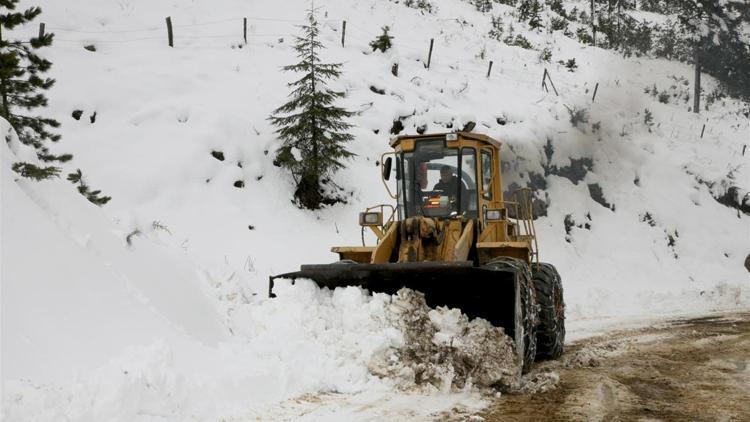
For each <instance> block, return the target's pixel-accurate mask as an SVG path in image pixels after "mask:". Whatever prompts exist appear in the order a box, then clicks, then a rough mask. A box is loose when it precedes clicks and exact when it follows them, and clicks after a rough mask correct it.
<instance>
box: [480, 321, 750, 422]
mask: <svg viewBox="0 0 750 422" xmlns="http://www.w3.org/2000/svg"><path fill="white" fill-rule="evenodd" d="M547 371H553V372H556V373H558V374H559V376H560V382H559V384H558V386H557V388H555V389H553V390H550V391H546V392H541V393H536V394H509V395H503V396H502V397H500V398H497V399H495V400H493V402H492V403H491V404H490V406H488V407H487V408H486V409H485V410H484V411H483V412H482V413H479V414H478V415H475V416H473V418H475V420H480V418H479V417H481V418H483V419H484V420H485V421H528V420H545V421H569V420H586V421H591V420H601V421H618V420H619V421H630V420H664V421H672V420H690V421H715V420H727V421H750V313H742V314H732V315H727V316H715V317H705V318H695V319H686V320H675V321H670V322H668V323H666V324H663V325H661V326H657V327H650V328H645V329H639V330H627V331H619V332H615V333H610V334H608V335H605V336H599V337H594V338H590V339H586V340H583V341H581V342H578V343H575V344H573V345H570V346H568V348H567V350H566V352H565V354H564V355H563V357H562V358H561V359H560V360H558V361H550V362H543V363H541V364H537V365H536V368H535V369H534V372H539V373H543V372H547ZM477 416H479V417H477Z"/></svg>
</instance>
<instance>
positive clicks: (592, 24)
mask: <svg viewBox="0 0 750 422" xmlns="http://www.w3.org/2000/svg"><path fill="white" fill-rule="evenodd" d="M595 16H596V14H595V13H594V0H591V40H592V44H593V45H594V46H596V22H595V19H594V17H595Z"/></svg>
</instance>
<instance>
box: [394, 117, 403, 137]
mask: <svg viewBox="0 0 750 422" xmlns="http://www.w3.org/2000/svg"><path fill="white" fill-rule="evenodd" d="M402 130H404V124H403V123H401V120H394V121H393V126H391V135H398V134H399V133H401V131H402Z"/></svg>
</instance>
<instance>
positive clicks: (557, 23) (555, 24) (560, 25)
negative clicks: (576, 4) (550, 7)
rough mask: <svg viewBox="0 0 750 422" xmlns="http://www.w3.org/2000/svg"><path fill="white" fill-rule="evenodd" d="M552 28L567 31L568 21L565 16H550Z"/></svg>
mask: <svg viewBox="0 0 750 422" xmlns="http://www.w3.org/2000/svg"><path fill="white" fill-rule="evenodd" d="M549 23H550V29H551V30H552V31H563V32H565V31H567V30H568V21H567V20H565V18H558V17H556V16H553V17H552V18H550V21H549Z"/></svg>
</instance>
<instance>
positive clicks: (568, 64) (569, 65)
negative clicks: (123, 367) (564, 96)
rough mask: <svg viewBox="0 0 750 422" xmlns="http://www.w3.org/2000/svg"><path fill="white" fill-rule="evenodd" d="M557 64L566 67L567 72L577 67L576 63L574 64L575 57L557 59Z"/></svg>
mask: <svg viewBox="0 0 750 422" xmlns="http://www.w3.org/2000/svg"><path fill="white" fill-rule="evenodd" d="M558 63H559V64H561V65H563V66H565V68H566V69H568V72H574V71H575V70H576V69H578V65H577V64H576V59H575V58H572V59H568V60H567V61H562V60H560V61H558Z"/></svg>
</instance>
